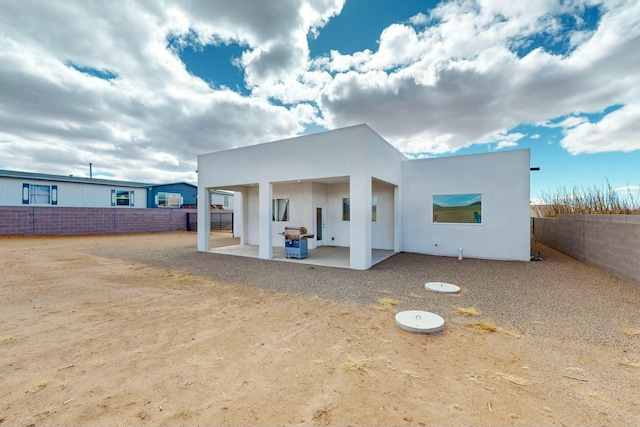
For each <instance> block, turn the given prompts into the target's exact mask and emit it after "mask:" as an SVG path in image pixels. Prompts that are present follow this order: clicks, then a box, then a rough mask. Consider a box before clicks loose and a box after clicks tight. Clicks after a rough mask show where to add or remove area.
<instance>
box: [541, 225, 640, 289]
mask: <svg viewBox="0 0 640 427" xmlns="http://www.w3.org/2000/svg"><path fill="white" fill-rule="evenodd" d="M533 229H534V233H535V236H536V240H537V241H538V242H539V243H542V244H543V245H547V246H549V247H551V248H554V249H556V250H558V251H560V252H563V253H565V254H567V255H569V256H571V257H573V258H575V259H577V260H580V261H582V262H584V263H586V264H590V265H593V266H594V267H597V268H599V269H600V270H602V271H605V272H607V273H610V274H612V275H614V276H616V277H619V278H620V279H622V280H625V281H627V282H630V283H633V284H636V285H639V286H640V215H559V216H558V217H557V218H556V219H549V218H534V219H533Z"/></svg>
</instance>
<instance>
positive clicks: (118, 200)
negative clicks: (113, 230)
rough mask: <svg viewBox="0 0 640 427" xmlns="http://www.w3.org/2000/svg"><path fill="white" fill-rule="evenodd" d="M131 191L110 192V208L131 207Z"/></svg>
mask: <svg viewBox="0 0 640 427" xmlns="http://www.w3.org/2000/svg"><path fill="white" fill-rule="evenodd" d="M133 196H134V192H133V191H127V190H111V206H133Z"/></svg>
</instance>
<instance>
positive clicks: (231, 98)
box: [0, 0, 640, 198]
mask: <svg viewBox="0 0 640 427" xmlns="http://www.w3.org/2000/svg"><path fill="white" fill-rule="evenodd" d="M0 7H1V9H0V10H2V13H1V14H0V169H10V170H19V171H30V172H42V173H51V174H64V175H68V174H73V175H76V176H88V173H89V163H93V172H94V177H107V178H113V179H119V180H135V181H144V182H157V183H163V182H178V181H186V182H193V183H195V182H196V181H197V175H196V172H195V169H196V157H197V155H198V154H202V153H207V152H211V151H216V150H221V149H226V148H231V147H238V146H243V145H249V144H257V143H261V142H268V141H272V140H277V139H282V138H287V137H291V136H296V135H301V134H305V133H312V132H318V131H322V130H326V129H334V128H339V127H344V126H349V125H354V124H360V123H367V124H368V125H369V126H371V127H372V128H373V129H374V130H375V131H377V132H378V133H379V134H380V135H381V136H383V137H384V138H385V139H387V140H388V141H389V142H390V143H391V144H393V145H394V146H395V147H397V148H398V149H399V150H400V151H402V152H403V153H405V154H406V155H407V156H409V157H412V158H421V157H436V156H449V155H458V154H470V153H483V152H492V151H497V150H510V149H517V148H530V149H531V156H532V166H539V167H540V168H541V171H539V172H532V190H531V193H532V198H536V196H537V195H538V194H540V192H544V191H551V190H555V189H557V188H559V187H562V186H565V187H567V188H572V187H574V186H586V187H592V186H601V185H602V184H603V183H604V182H605V180H608V182H609V183H610V184H611V185H612V186H614V187H626V186H629V187H631V188H637V186H638V185H639V184H640V0H611V1H609V0H606V1H597V0H594V1H576V0H562V1H559V0H531V1H526V2H525V1H503V0H477V1H468V0H457V1H440V2H438V1H427V0H422V1H417V0H395V1H389V0H346V2H345V1H344V0H278V1H263V0H235V1H228V0H201V1H198V0H192V1H188V0H184V1H172V0H157V1H154V0H138V1H135V2H125V1H117V2H92V1H72V0H67V1H50V2H44V1H41V0H38V1H35V0H34V1H29V0H21V1H14V0H0Z"/></svg>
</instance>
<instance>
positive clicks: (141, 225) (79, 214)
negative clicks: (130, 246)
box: [0, 206, 196, 235]
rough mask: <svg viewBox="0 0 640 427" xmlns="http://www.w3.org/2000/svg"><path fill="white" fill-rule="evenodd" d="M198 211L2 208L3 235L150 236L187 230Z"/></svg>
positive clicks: (1, 224) (0, 215)
mask: <svg viewBox="0 0 640 427" xmlns="http://www.w3.org/2000/svg"><path fill="white" fill-rule="evenodd" d="M189 212H192V213H195V212H196V210H195V209H122V208H69V207H32V206H19V207H10V206H0V234H37V235H64V234H103V233H148V232H158V231H178V230H186V229H187V214H188V213H189Z"/></svg>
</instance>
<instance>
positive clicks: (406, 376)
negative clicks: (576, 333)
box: [0, 233, 640, 426]
mask: <svg viewBox="0 0 640 427" xmlns="http://www.w3.org/2000/svg"><path fill="white" fill-rule="evenodd" d="M195 241H196V237H195V234H189V233H169V234H150V235H137V236H136V235H128V236H93V237H86V236H83V237H6V236H5V237H0V272H1V276H0V301H1V304H2V310H1V314H0V325H1V326H0V384H1V387H0V425H2V426H4V425H8V426H39V425H69V426H71V425H99V426H101V425H104V426H132V425H230V426H237V425H298V424H300V425H420V426H431V425H465V426H466V425H494V426H496V425H514V426H530V425H576V426H578V425H640V354H639V351H638V350H639V349H640V335H634V333H635V332H638V333H640V330H639V329H638V328H640V318H638V313H637V312H636V313H626V314H625V313H623V316H622V318H626V319H627V320H628V322H625V324H620V325H618V326H616V327H618V328H619V330H618V331H616V332H615V333H619V334H620V335H621V336H623V338H624V339H623V340H622V341H621V342H623V344H620V345H599V344H594V343H593V342H586V341H583V340H580V339H567V338H566V335H562V334H554V333H553V328H558V329H560V328H563V327H566V326H563V325H551V326H549V327H548V328H546V329H545V333H544V334H535V333H530V334H525V335H522V334H520V333H519V331H517V330H512V329H505V330H503V331H500V330H498V331H496V332H491V333H483V332H482V331H479V330H477V329H474V328H471V327H468V326H465V324H468V323H478V319H476V318H473V317H465V316H462V315H456V314H454V313H453V312H452V311H450V312H447V313H441V315H443V317H445V319H446V321H447V324H446V330H445V332H443V333H442V334H440V335H436V336H425V335H417V334H411V333H407V332H404V331H402V330H400V329H399V328H398V327H397V326H396V325H395V324H394V311H393V307H391V308H390V311H384V310H379V309H375V308H373V307H371V306H367V305H358V304H356V303H345V302H335V301H330V300H327V299H320V298H318V297H316V298H309V297H304V296H300V295H290V294H286V293H276V292H273V291H267V290H264V289H259V288H257V287H251V286H244V285H243V284H242V283H233V282H231V281H228V280H216V279H215V278H211V277H205V276H203V275H196V274H193V273H189V272H188V270H185V269H177V268H173V267H172V268H159V267H153V266H150V265H148V264H142V263H134V262H131V261H126V260H120V259H116V258H107V257H101V256H96V255H94V254H92V253H94V252H95V251H94V249H95V247H96V246H100V247H109V245H126V246H127V247H128V248H129V249H131V248H134V249H137V250H139V251H145V250H146V249H148V248H154V250H156V251H160V250H164V251H165V252H168V253H170V252H171V250H172V248H173V247H175V246H177V245H182V246H185V245H187V246H190V247H193V248H194V249H193V251H194V252H195ZM92 248H93V249H92ZM390 262H393V258H392V259H391V260H390ZM484 262H485V263H491V262H490V261H484ZM272 264H278V266H277V268H286V263H277V262H271V263H267V264H266V265H267V266H268V265H272ZM256 265H259V266H260V268H263V266H264V265H265V264H264V262H261V263H260V264H256ZM267 268H268V267H267ZM374 273H375V272H374ZM335 274H336V275H340V274H341V273H340V272H339V271H338V272H337V273H335ZM371 274H373V273H371ZM622 289H624V291H623V292H626V293H628V295H625V294H620V292H616V295H615V296H614V297H616V298H627V299H628V298H636V299H637V298H638V295H639V294H640V290H639V289H638V288H637V287H633V286H632V285H628V286H626V287H624V286H623V287H622ZM472 292H473V290H467V297H468V296H469V295H471V294H472ZM381 296H383V297H387V298H394V297H396V296H395V295H393V294H381ZM418 297H419V296H418V295H417V296H416V298H418ZM440 297H441V298H443V299H446V298H448V299H449V300H450V301H451V303H450V306H451V307H455V306H456V305H457V303H456V298H457V296H453V295H450V296H449V295H438V298H440ZM522 297H523V298H526V297H527V295H526V292H524V293H523V295H522ZM536 303H537V302H536V301H530V304H531V306H534V305H535V304H536ZM380 308H381V307H380ZM605 315H606V314H605ZM594 320H596V321H597V318H596V319H594ZM629 322H630V323H629ZM514 324H517V320H514ZM497 326H498V327H500V326H501V325H497ZM634 328H636V329H634Z"/></svg>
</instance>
